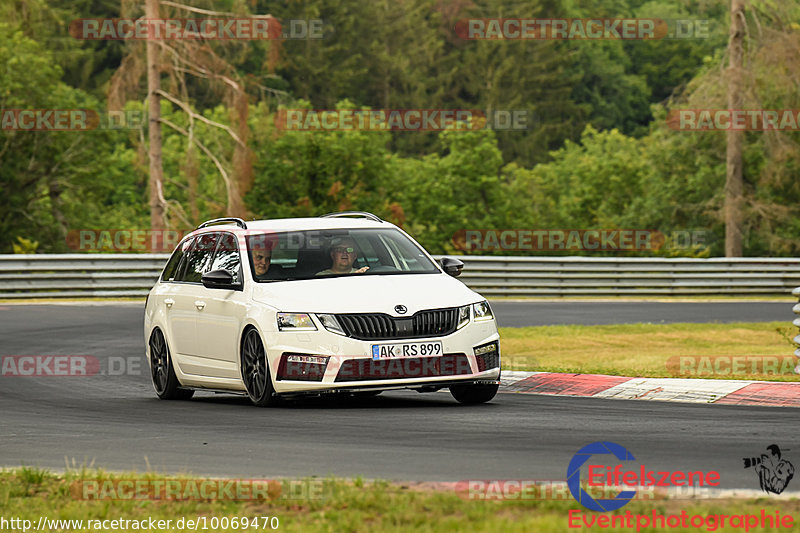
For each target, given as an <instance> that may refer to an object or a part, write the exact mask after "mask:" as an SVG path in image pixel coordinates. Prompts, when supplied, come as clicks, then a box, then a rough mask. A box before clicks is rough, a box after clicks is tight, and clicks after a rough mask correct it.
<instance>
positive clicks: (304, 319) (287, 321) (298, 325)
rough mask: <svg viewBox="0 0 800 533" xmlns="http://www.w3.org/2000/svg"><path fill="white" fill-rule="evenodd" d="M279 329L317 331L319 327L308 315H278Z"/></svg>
mask: <svg viewBox="0 0 800 533" xmlns="http://www.w3.org/2000/svg"><path fill="white" fill-rule="evenodd" d="M278 329H279V330H281V331H316V330H317V326H315V325H314V322H313V321H312V320H311V315H309V314H308V313H278Z"/></svg>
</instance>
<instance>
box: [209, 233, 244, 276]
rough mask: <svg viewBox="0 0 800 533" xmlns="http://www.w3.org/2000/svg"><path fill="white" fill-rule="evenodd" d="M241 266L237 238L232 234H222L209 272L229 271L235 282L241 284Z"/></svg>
mask: <svg viewBox="0 0 800 533" xmlns="http://www.w3.org/2000/svg"><path fill="white" fill-rule="evenodd" d="M240 265H241V260H240V259H239V242H238V241H237V240H236V236H235V235H233V234H231V233H222V234H221V236H220V238H219V243H218V244H217V252H216V253H215V254H214V259H213V260H212V261H211V266H210V267H209V269H208V271H209V272H210V271H212V270H219V269H222V270H227V271H228V272H230V273H231V274H233V282H234V283H239V282H240V281H241V278H240V276H239V266H240Z"/></svg>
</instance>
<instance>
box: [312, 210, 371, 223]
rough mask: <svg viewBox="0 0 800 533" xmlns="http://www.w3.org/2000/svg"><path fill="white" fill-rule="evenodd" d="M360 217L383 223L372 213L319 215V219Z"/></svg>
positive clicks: (350, 212) (351, 212) (353, 212)
mask: <svg viewBox="0 0 800 533" xmlns="http://www.w3.org/2000/svg"><path fill="white" fill-rule="evenodd" d="M354 216H358V217H362V218H368V219H370V220H373V221H375V222H383V220H381V219H380V217H378V216H377V215H373V214H372V213H368V212H367V211H340V212H338V213H326V214H324V215H320V216H319V217H320V218H342V217H354Z"/></svg>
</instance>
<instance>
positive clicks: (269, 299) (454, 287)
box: [253, 274, 483, 316]
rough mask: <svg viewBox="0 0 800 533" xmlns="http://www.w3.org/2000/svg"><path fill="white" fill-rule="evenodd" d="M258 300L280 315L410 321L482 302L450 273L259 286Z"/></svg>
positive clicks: (320, 280)
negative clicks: (377, 316) (381, 317)
mask: <svg viewBox="0 0 800 533" xmlns="http://www.w3.org/2000/svg"><path fill="white" fill-rule="evenodd" d="M253 299H254V300H256V301H258V302H261V303H265V304H267V305H270V306H272V307H275V308H276V309H278V310H279V311H287V312H304V313H386V314H388V315H392V316H401V315H400V314H398V313H397V312H396V311H395V310H394V307H395V306H396V305H404V306H405V307H406V308H407V309H408V311H407V312H406V313H404V314H405V316H411V315H413V314H414V313H416V312H417V311H420V310H423V309H438V308H442V307H457V306H461V305H467V304H470V303H475V302H478V301H480V300H482V299H483V298H482V297H481V296H480V295H479V294H478V293H476V292H474V291H473V290H471V289H470V288H468V287H467V286H466V285H464V284H463V283H461V282H460V281H458V280H457V279H455V278H453V277H451V276H448V275H447V274H406V275H403V274H400V275H398V274H394V275H387V276H379V275H374V276H360V275H358V274H353V275H351V276H343V277H338V278H327V279H310V280H299V281H277V282H271V283H257V284H256V286H255V288H254V289H253Z"/></svg>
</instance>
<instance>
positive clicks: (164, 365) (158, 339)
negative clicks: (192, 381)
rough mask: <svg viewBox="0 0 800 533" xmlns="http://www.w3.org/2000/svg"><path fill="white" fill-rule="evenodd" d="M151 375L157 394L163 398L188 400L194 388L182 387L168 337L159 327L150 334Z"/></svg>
mask: <svg viewBox="0 0 800 533" xmlns="http://www.w3.org/2000/svg"><path fill="white" fill-rule="evenodd" d="M148 344H149V346H150V377H151V378H152V380H153V388H154V389H155V391H156V396H158V397H159V398H160V399H162V400H188V399H189V398H191V397H192V396H193V395H194V391H193V390H189V389H182V388H181V384H180V382H179V381H178V377H177V376H176V375H175V370H174V369H173V368H172V355H171V354H170V353H169V344H167V339H166V338H165V337H164V334H163V333H162V332H161V330H160V329H159V328H156V329H154V330H153V333H151V334H150V341H149V342H148Z"/></svg>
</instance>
